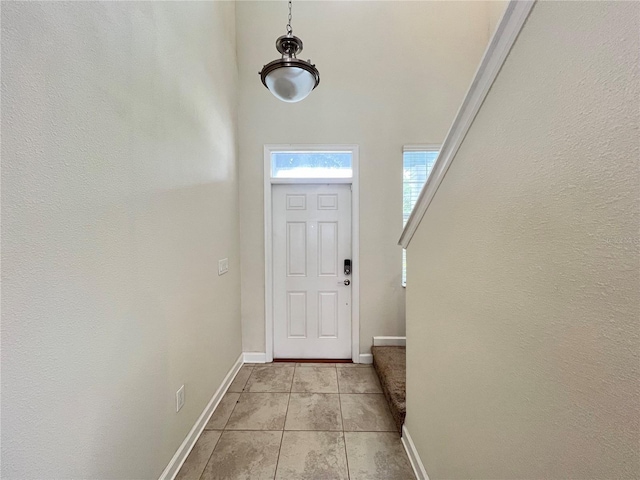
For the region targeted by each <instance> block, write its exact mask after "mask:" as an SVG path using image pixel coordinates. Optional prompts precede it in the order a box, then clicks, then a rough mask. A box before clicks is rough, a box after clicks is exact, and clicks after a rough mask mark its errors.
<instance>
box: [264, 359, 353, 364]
mask: <svg viewBox="0 0 640 480" xmlns="http://www.w3.org/2000/svg"><path fill="white" fill-rule="evenodd" d="M278 362H287V363H293V362H296V363H353V360H351V359H350V358H336V359H331V358H274V359H273V363H278Z"/></svg>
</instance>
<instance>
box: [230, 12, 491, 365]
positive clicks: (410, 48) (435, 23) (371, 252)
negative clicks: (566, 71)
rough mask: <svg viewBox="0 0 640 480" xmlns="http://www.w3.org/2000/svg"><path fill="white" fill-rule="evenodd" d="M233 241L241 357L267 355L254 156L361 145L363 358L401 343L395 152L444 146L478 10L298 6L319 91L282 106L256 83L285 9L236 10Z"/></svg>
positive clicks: (258, 171)
mask: <svg viewBox="0 0 640 480" xmlns="http://www.w3.org/2000/svg"><path fill="white" fill-rule="evenodd" d="M237 15H238V62H239V63H238V66H239V71H240V89H241V96H240V105H239V118H240V130H239V134H240V192H241V199H240V209H241V217H240V230H241V252H242V293H243V295H242V297H243V300H242V325H243V348H244V350H245V351H257V352H264V350H265V332H264V226H263V225H264V222H263V215H264V214H263V212H264V207H263V171H264V170H263V150H262V148H263V145H264V144H270V143H272V144H273V143H319V144H323V143H324V144H338V143H349V144H354V143H355V144H358V145H360V243H361V244H360V279H361V285H360V298H361V301H360V322H361V328H360V341H361V344H360V347H361V348H360V350H361V352H363V353H364V352H369V348H370V346H371V337H372V336H373V335H404V333H405V327H404V325H405V324H404V316H405V310H404V303H405V298H404V289H403V288H402V287H401V268H402V250H401V249H400V247H398V245H397V241H398V237H399V236H400V233H401V231H402V146H403V145H404V144H409V143H439V142H441V141H442V140H443V139H444V136H445V135H446V132H447V129H448V128H449V125H450V124H451V121H452V120H453V117H454V115H455V113H456V110H457V109H458V107H459V105H460V102H461V101H462V98H463V97H464V93H465V91H466V90H467V88H468V86H469V83H470V82H471V78H472V77H473V73H474V72H475V69H476V68H477V66H478V63H479V62H480V58H481V57H482V54H483V52H484V49H485V47H486V44H487V41H488V38H489V36H488V7H487V5H486V4H485V3H484V2H326V1H322V2H314V1H310V2H298V3H295V4H294V6H293V28H294V33H295V34H296V35H298V36H300V37H301V38H302V40H303V41H304V45H305V49H304V51H303V52H302V57H304V58H305V59H307V58H311V59H312V60H313V62H314V63H315V64H316V65H317V66H318V68H319V70H320V77H321V81H320V85H319V87H318V88H317V89H316V90H315V91H314V92H313V93H312V94H311V95H310V96H309V97H308V98H306V99H305V100H304V101H303V102H300V103H296V104H286V103H283V102H280V101H278V100H277V99H275V98H274V97H273V96H272V95H271V94H270V93H269V92H268V91H267V90H266V89H265V88H264V87H263V86H262V84H261V83H260V78H259V77H258V75H257V72H258V71H259V70H260V68H261V67H262V66H263V65H264V64H265V63H267V62H269V61H271V60H273V59H275V58H276V56H277V54H278V53H277V52H276V50H275V48H274V41H275V39H276V38H277V37H278V36H280V35H282V34H283V33H284V31H285V29H284V26H285V24H286V18H287V17H286V15H287V10H286V4H284V3H280V2H262V1H260V2H251V1H249V2H240V3H238V5H237Z"/></svg>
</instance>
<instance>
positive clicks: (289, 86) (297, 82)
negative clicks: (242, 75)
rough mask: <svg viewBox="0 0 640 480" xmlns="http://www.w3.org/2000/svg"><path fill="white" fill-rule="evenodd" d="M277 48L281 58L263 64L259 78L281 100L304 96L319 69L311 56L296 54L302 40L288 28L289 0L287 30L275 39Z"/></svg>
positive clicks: (312, 85) (299, 98)
mask: <svg viewBox="0 0 640 480" xmlns="http://www.w3.org/2000/svg"><path fill="white" fill-rule="evenodd" d="M276 49H277V50H278V52H280V54H281V55H282V58H279V59H277V60H274V61H273V62H269V63H267V64H266V65H264V66H263V67H262V71H261V72H260V74H259V75H260V79H261V80H262V83H263V84H264V86H265V87H267V88H268V89H269V91H270V92H271V93H273V95H274V96H275V97H276V98H278V99H280V100H282V101H283V102H289V103H294V102H299V101H300V100H303V99H304V98H306V97H307V96H308V95H309V94H310V93H311V91H312V90H313V89H314V88H316V87H317V86H318V84H319V83H320V73H319V72H318V69H317V68H316V66H315V65H313V64H312V63H311V60H309V61H306V62H305V61H304V60H300V59H298V58H296V55H298V54H299V53H300V52H301V51H302V40H300V39H299V38H298V37H296V36H294V35H293V29H292V28H291V0H289V23H287V34H286V35H283V36H281V37H279V38H278V39H277V40H276Z"/></svg>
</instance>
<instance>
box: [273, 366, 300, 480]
mask: <svg viewBox="0 0 640 480" xmlns="http://www.w3.org/2000/svg"><path fill="white" fill-rule="evenodd" d="M295 377H296V367H295V365H294V366H293V375H291V385H290V386H289V398H288V399H287V410H286V412H285V413H284V422H283V423H282V434H281V435H280V448H279V449H278V458H277V460H276V471H275V472H273V480H275V479H276V475H278V466H279V465H280V453H281V452H282V442H284V429H285V428H286V426H287V416H288V415H289V404H290V403H291V390H293V379H294V378H295Z"/></svg>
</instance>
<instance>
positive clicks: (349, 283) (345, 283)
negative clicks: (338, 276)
mask: <svg viewBox="0 0 640 480" xmlns="http://www.w3.org/2000/svg"><path fill="white" fill-rule="evenodd" d="M338 285H347V286H349V285H351V280H349V279H347V280H345V281H344V282H338Z"/></svg>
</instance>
